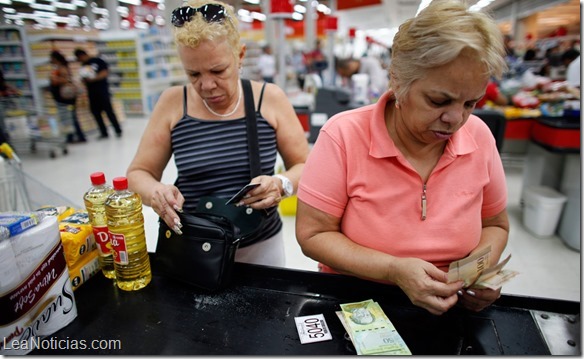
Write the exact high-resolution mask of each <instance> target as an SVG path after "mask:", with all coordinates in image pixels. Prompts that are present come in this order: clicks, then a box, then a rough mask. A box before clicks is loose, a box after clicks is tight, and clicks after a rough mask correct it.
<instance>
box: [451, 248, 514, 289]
mask: <svg viewBox="0 0 584 359" xmlns="http://www.w3.org/2000/svg"><path fill="white" fill-rule="evenodd" d="M490 253H491V247H487V248H485V249H483V250H482V251H480V252H477V253H475V254H473V255H472V256H469V257H467V258H464V259H461V260H459V261H456V262H452V263H450V267H449V269H448V282H449V283H451V282H455V281H457V280H463V281H464V288H469V287H472V288H481V289H485V288H489V289H493V290H497V289H499V288H501V287H502V286H503V284H504V283H505V282H507V281H509V280H510V279H511V278H513V277H515V276H516V275H517V274H519V272H516V271H513V270H503V267H505V265H507V263H508V262H509V260H510V259H511V254H509V255H508V256H507V258H505V259H504V260H503V261H501V262H499V263H498V264H497V265H495V266H492V267H489V262H490Z"/></svg>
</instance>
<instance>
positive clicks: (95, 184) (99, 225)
mask: <svg viewBox="0 0 584 359" xmlns="http://www.w3.org/2000/svg"><path fill="white" fill-rule="evenodd" d="M89 179H90V180H91V187H90V188H89V189H88V190H87V192H85V194H84V195H83V202H84V203H85V209H86V210H87V214H88V215H89V221H90V223H91V226H92V227H93V237H94V238H95V243H96V244H97V251H98V253H99V257H98V260H99V265H100V266H101V271H102V273H103V275H104V276H106V278H110V279H114V278H115V277H116V273H115V270H114V260H113V255H112V247H111V244H110V241H109V233H108V229H107V217H106V215H105V201H106V200H107V198H108V197H109V195H111V194H112V193H113V192H114V189H113V187H112V186H110V185H109V184H107V183H106V182H105V175H104V174H103V172H94V173H92V174H91V175H90V176H89Z"/></svg>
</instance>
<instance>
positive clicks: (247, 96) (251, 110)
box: [241, 79, 262, 178]
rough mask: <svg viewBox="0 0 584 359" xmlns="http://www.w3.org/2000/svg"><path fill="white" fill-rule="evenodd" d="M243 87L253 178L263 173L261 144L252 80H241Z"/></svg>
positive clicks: (250, 165)
mask: <svg viewBox="0 0 584 359" xmlns="http://www.w3.org/2000/svg"><path fill="white" fill-rule="evenodd" d="M241 85H242V87H243V97H244V100H245V102H244V103H245V118H246V125H247V152H248V154H249V167H250V168H249V169H250V173H251V178H254V177H256V176H259V175H260V174H261V173H262V167H261V165H260V144H259V140H258V124H257V119H256V111H255V103H254V100H253V91H252V89H251V82H250V81H249V80H247V79H242V80H241Z"/></svg>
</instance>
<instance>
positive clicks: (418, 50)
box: [390, 0, 506, 98]
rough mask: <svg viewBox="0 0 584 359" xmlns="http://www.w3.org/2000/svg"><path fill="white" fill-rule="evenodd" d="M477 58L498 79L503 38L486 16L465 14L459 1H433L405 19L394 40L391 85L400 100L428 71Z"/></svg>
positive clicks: (495, 25)
mask: <svg viewBox="0 0 584 359" xmlns="http://www.w3.org/2000/svg"><path fill="white" fill-rule="evenodd" d="M463 51H464V55H468V56H470V57H472V58H475V59H478V60H479V61H481V62H482V63H483V64H485V68H486V71H487V74H488V75H489V76H495V77H497V78H500V77H501V76H502V74H503V71H504V70H505V68H506V63H505V59H504V57H503V56H504V54H505V47H504V45H503V36H502V34H501V32H500V31H499V28H498V27H497V24H496V23H495V22H494V21H493V19H492V18H491V17H489V16H488V15H487V14H484V13H481V12H471V11H468V10H467V8H466V6H465V5H464V4H463V3H461V2H460V1H458V0H434V1H432V2H431V3H430V5H429V6H428V7H427V8H425V9H424V10H422V11H421V12H420V13H419V14H418V16H416V17H414V18H412V19H409V20H407V21H406V22H404V23H403V24H402V25H401V26H400V27H399V31H398V32H397V34H396V35H395V37H394V40H393V46H392V59H391V65H390V74H391V79H390V84H391V87H392V88H393V89H394V91H396V97H397V98H401V97H403V95H404V94H405V93H406V92H407V91H408V90H409V88H410V86H411V84H412V83H413V82H414V81H416V80H419V79H421V78H423V77H424V76H425V74H426V72H427V71H428V70H429V69H432V68H434V67H437V66H441V65H445V64H447V63H449V62H451V61H453V60H454V59H456V58H457V57H458V56H460V55H461V53H463Z"/></svg>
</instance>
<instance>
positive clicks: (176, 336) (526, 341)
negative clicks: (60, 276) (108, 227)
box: [31, 254, 581, 355]
mask: <svg viewBox="0 0 584 359" xmlns="http://www.w3.org/2000/svg"><path fill="white" fill-rule="evenodd" d="M154 256H155V254H151V260H152V259H153V257H154ZM154 262H155V261H153V260H152V263H154ZM153 269H154V271H153V272H154V275H153V278H152V282H151V283H150V284H149V285H148V286H147V287H146V288H144V289H142V290H140V291H137V292H123V291H121V290H119V289H117V287H115V286H114V285H112V282H111V281H109V280H107V279H105V278H104V277H103V276H101V275H98V276H96V277H94V278H92V279H91V280H90V281H88V282H87V283H85V284H84V285H83V286H81V287H79V289H78V290H77V291H75V300H76V303H77V310H78V316H77V318H76V319H75V320H74V321H73V322H72V323H71V324H69V325H68V326H67V327H65V328H63V329H62V330H60V331H58V332H57V333H55V334H54V335H52V336H51V338H54V341H56V342H57V341H59V340H63V342H66V341H68V342H71V341H73V340H76V341H80V340H85V341H86V343H91V342H92V341H93V340H102V341H101V342H100V343H102V344H104V343H106V341H110V343H111V348H109V349H108V348H107V347H108V346H107V345H103V348H102V349H101V350H86V351H83V352H80V351H79V350H73V349H66V348H63V349H47V350H38V349H37V350H35V351H33V352H31V354H32V355H39V354H59V355H63V354H74V355H79V354H83V355H87V354H122V355H130V354H141V355H156V354H161V355H173V354H178V355H197V354H198V355H218V354H226V355H243V354H251V355H341V354H349V355H351V354H352V355H354V354H356V353H355V350H354V347H353V345H352V343H351V341H350V340H349V339H348V338H347V336H346V335H345V330H344V329H343V326H342V324H341V322H340V321H339V320H338V318H337V317H336V315H335V311H339V310H340V304H342V303H349V302H356V301H362V300H366V299H373V300H375V301H377V302H378V303H379V304H380V306H381V307H382V309H383V311H384V312H385V314H386V315H387V317H388V318H389V319H390V320H391V321H392V323H393V324H394V325H395V327H396V329H397V331H398V333H399V334H400V335H401V337H402V338H403V339H404V341H405V343H406V344H407V345H408V347H409V349H410V350H411V352H412V354H414V355H420V354H429V355H439V354H445V355H456V354H485V355H497V354H505V355H525V354H528V355H545V354H568V355H580V354H581V342H580V304H579V303H576V302H568V301H560V300H551V299H540V298H530V297H518V296H510V295H503V296H502V297H501V298H500V299H499V300H497V302H496V303H495V304H494V305H492V306H491V307H489V308H487V309H485V310H484V311H482V312H480V313H472V312H469V311H466V310H465V309H463V308H460V307H455V308H453V309H451V310H450V311H449V312H447V313H445V314H444V315H442V316H435V315H432V314H430V313H428V312H427V311H426V310H424V309H421V308H419V307H416V306H414V305H412V304H411V303H410V301H409V299H408V298H407V297H406V296H405V294H404V293H403V292H402V291H401V290H400V289H399V288H398V287H394V286H387V285H382V284H379V283H373V282H369V281H363V280H360V279H357V278H353V277H347V276H341V275H332V274H324V273H318V272H306V271H298V270H289V269H281V268H272V267H265V266H257V265H250V264H241V263H237V264H236V267H235V269H234V278H233V282H232V285H231V286H230V287H229V288H227V289H225V290H224V291H222V292H220V293H216V294H206V293H204V292H201V291H199V290H197V289H194V288H192V287H189V286H185V285H183V284H180V283H178V282H175V281H173V280H170V279H166V278H164V277H161V276H160V275H159V274H158V273H157V270H156V267H153ZM312 314H323V315H324V318H325V320H326V323H327V325H328V328H329V330H330V333H331V334H332V340H329V341H322V342H317V343H310V344H301V343H300V340H299V336H298V333H297V330H296V325H295V322H294V317H299V316H305V315H312ZM116 346H117V347H116Z"/></svg>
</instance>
